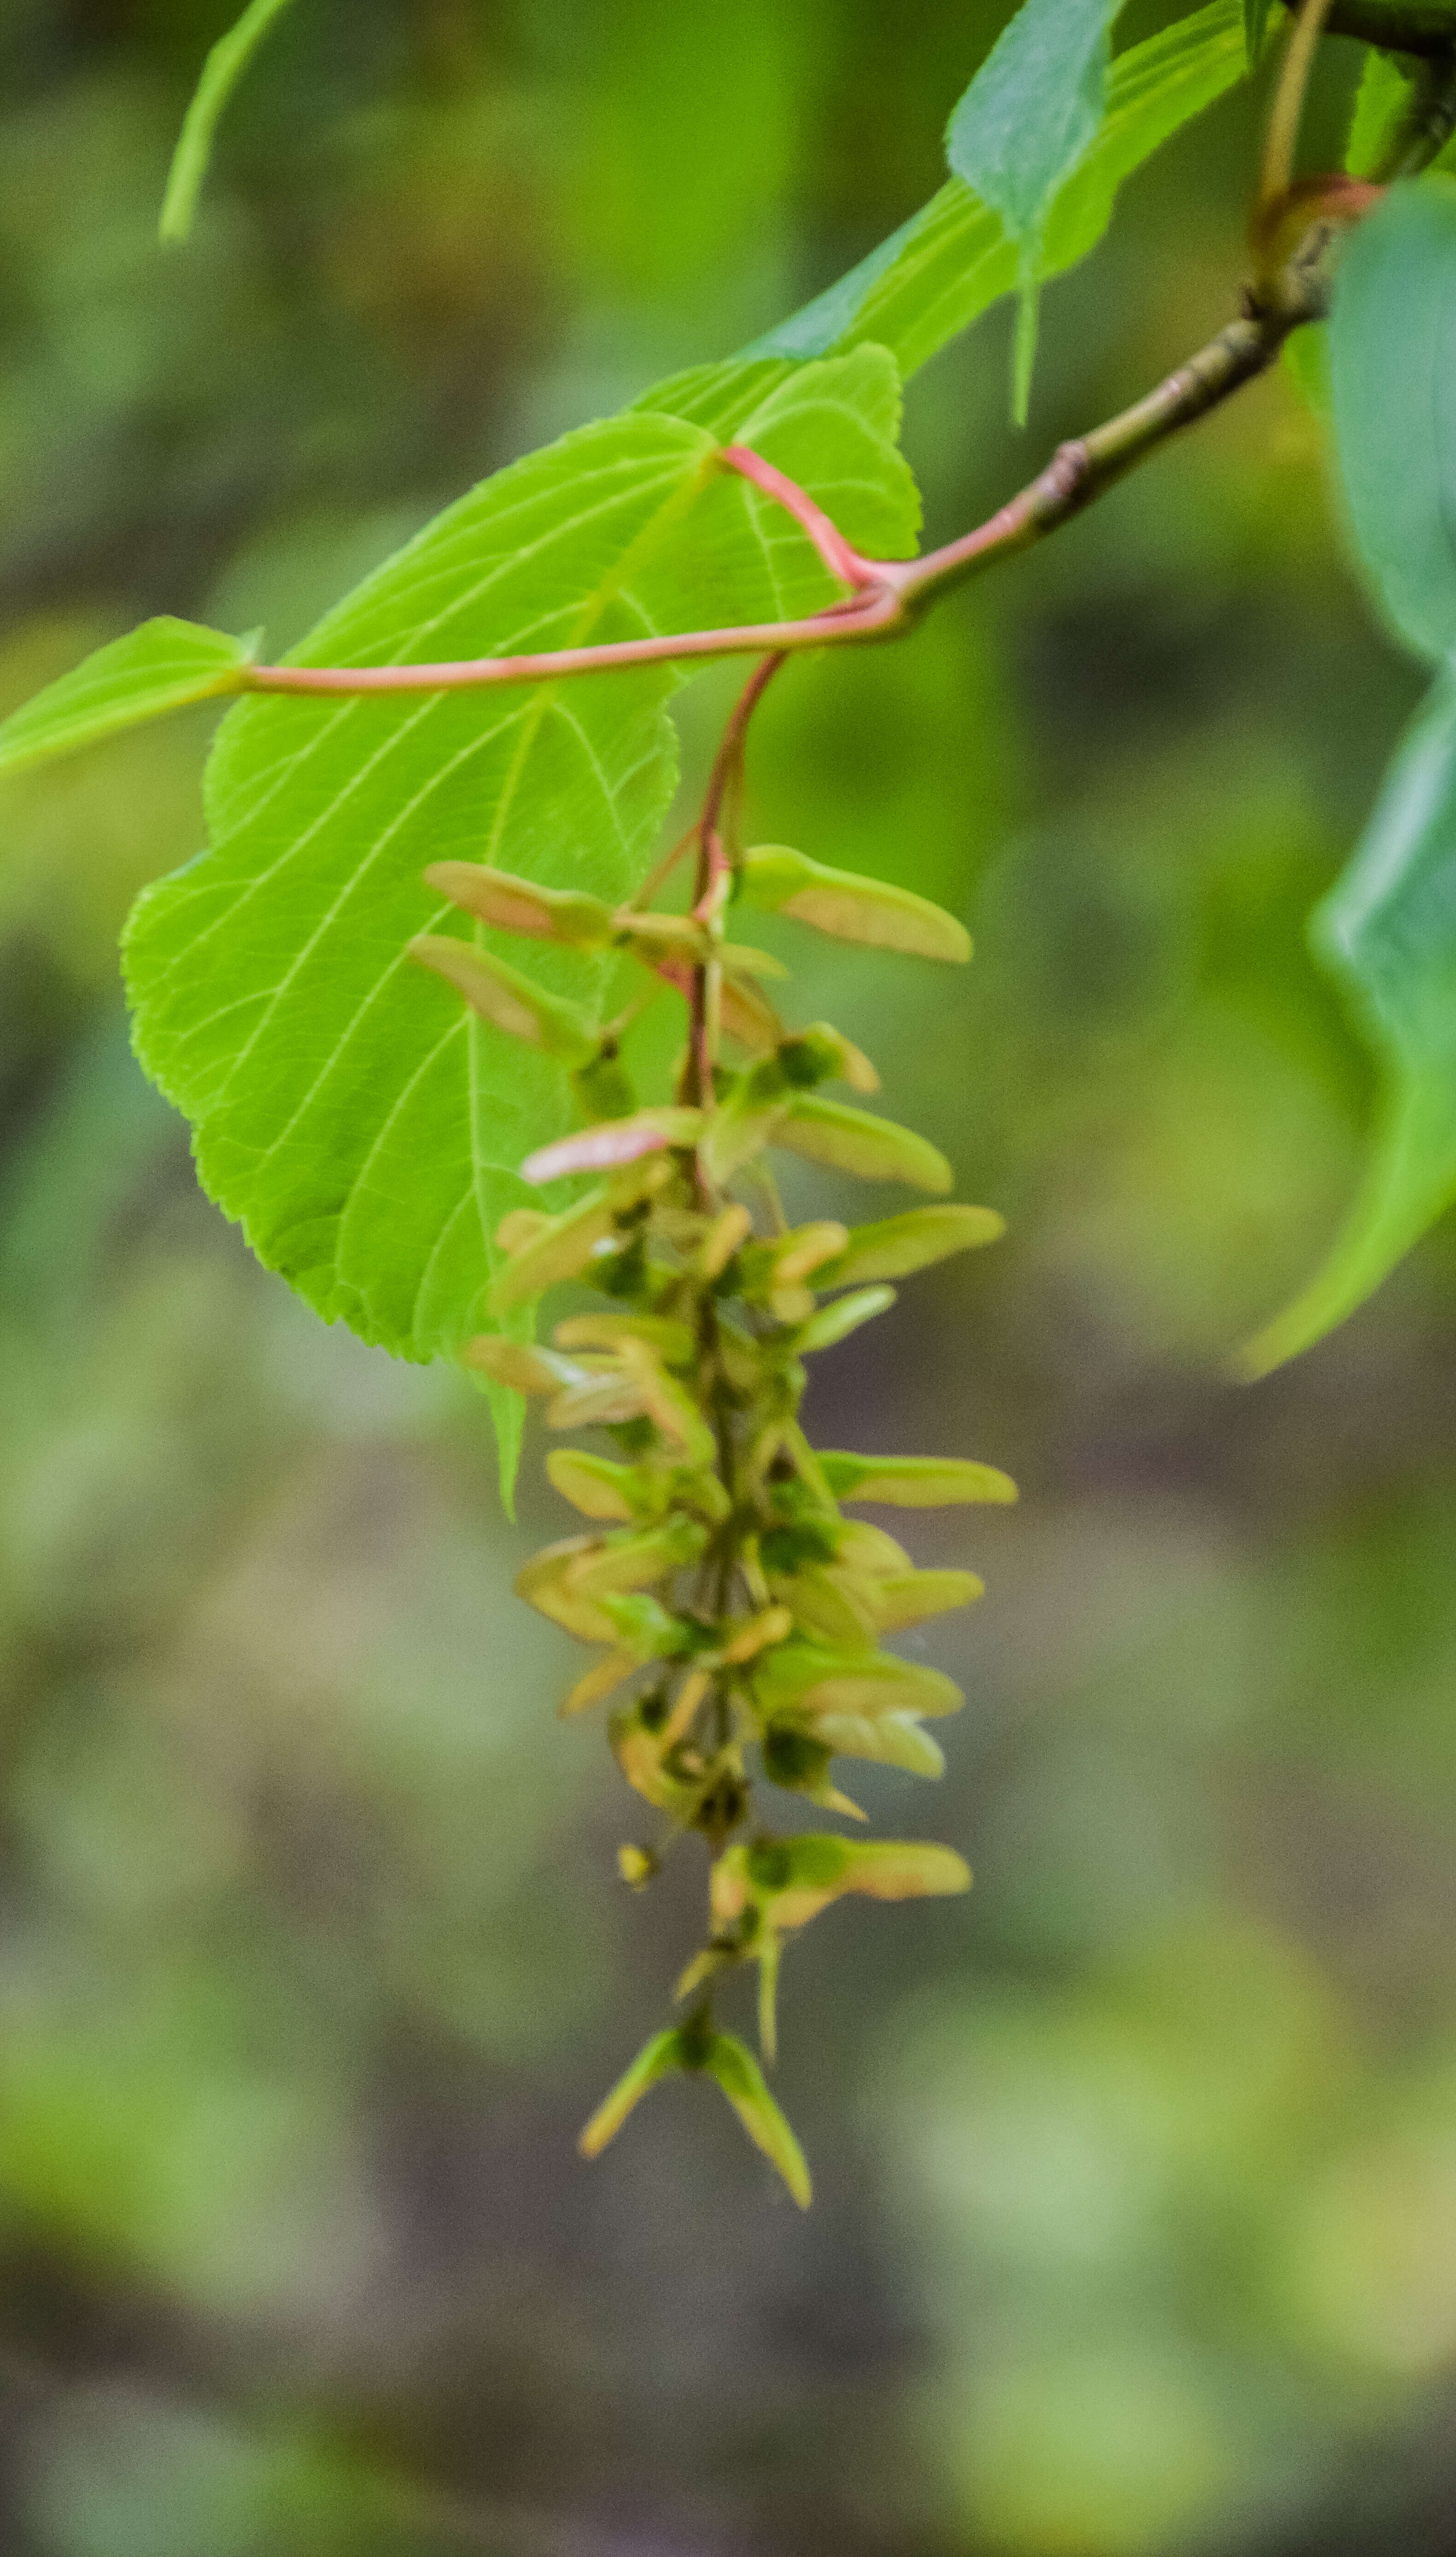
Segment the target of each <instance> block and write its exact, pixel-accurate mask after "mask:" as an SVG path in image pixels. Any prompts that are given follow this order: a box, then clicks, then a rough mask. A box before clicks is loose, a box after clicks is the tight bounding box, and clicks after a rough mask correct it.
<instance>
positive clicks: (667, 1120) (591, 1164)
mask: <svg viewBox="0 0 1456 2557" xmlns="http://www.w3.org/2000/svg"><path fill="white" fill-rule="evenodd" d="M702 1125H703V1113H702V1111H701V1110H635V1111H633V1113H632V1115H631V1117H630V1118H629V1119H609V1120H605V1121H602V1122H600V1123H598V1124H597V1125H596V1127H594V1128H584V1129H583V1130H582V1132H581V1133H580V1135H578V1136H575V1137H559V1138H558V1139H557V1141H556V1143H555V1144H551V1145H541V1146H538V1148H537V1150H536V1152H535V1153H534V1154H528V1155H527V1156H526V1159H525V1161H524V1162H523V1163H522V1165H521V1178H522V1180H523V1181H537V1182H543V1181H559V1180H563V1179H565V1178H567V1177H568V1175H569V1174H571V1173H573V1172H615V1173H616V1174H617V1176H618V1178H620V1176H621V1174H622V1172H623V1171H625V1170H627V1169H629V1168H630V1166H631V1165H632V1164H633V1163H635V1162H639V1161H640V1160H641V1159H642V1158H643V1157H644V1156H646V1155H651V1154H661V1153H664V1152H665V1151H667V1149H668V1148H669V1147H672V1146H685V1145H692V1144H696V1143H697V1139H698V1134H699V1131H700V1129H701V1128H702Z"/></svg>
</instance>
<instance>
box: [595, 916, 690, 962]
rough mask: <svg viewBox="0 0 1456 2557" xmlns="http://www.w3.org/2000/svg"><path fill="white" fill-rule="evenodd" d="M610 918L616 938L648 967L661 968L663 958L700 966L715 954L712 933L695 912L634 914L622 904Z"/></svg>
mask: <svg viewBox="0 0 1456 2557" xmlns="http://www.w3.org/2000/svg"><path fill="white" fill-rule="evenodd" d="M612 921H613V937H614V938H615V939H616V941H617V942H619V943H620V945H621V946H622V947H623V948H624V949H627V950H630V952H631V954H632V957H633V958H634V959H641V960H642V961H643V962H644V963H645V965H646V966H647V967H649V968H657V967H660V966H661V964H662V962H663V960H665V959H666V960H669V961H676V962H678V963H679V964H680V965H682V966H685V967H688V968H701V967H703V966H705V965H706V963H707V962H708V961H709V960H710V959H711V958H712V957H713V956H714V939H713V935H712V933H711V932H710V931H709V929H708V927H707V925H706V924H704V923H700V922H699V921H698V920H697V918H696V916H694V915H691V914H655V913H649V912H644V913H641V914H636V913H633V912H632V911H630V909H629V908H627V907H625V906H622V907H620V908H619V909H618V911H617V913H616V914H615V915H614V916H613V918H612Z"/></svg>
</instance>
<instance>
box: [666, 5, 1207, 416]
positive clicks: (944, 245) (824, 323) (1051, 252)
mask: <svg viewBox="0 0 1456 2557" xmlns="http://www.w3.org/2000/svg"><path fill="white" fill-rule="evenodd" d="M1247 67H1248V65H1247V56H1246V50H1245V37H1244V13H1243V0H1210V5H1209V6H1208V7H1206V8H1203V9H1198V10H1195V11H1194V12H1193V14H1192V15H1191V16H1190V17H1187V18H1182V19H1180V20H1179V21H1178V23H1177V24H1176V25H1175V26H1172V27H1169V28H1167V29H1165V30H1164V32H1163V33H1162V34H1161V35H1157V36H1151V37H1149V38H1148V39H1147V41H1146V42H1145V43H1144V44H1140V45H1133V46H1130V47H1129V48H1128V50H1127V52H1126V53H1125V54H1121V55H1119V57H1118V59H1117V60H1116V62H1115V63H1114V64H1113V66H1112V69H1111V71H1110V73H1109V74H1108V78H1107V86H1106V99H1105V112H1104V116H1103V121H1102V124H1101V126H1100V128H1099V130H1098V132H1097V133H1096V135H1095V137H1094V138H1093V140H1092V142H1091V143H1090V144H1089V146H1088V148H1087V150H1086V152H1085V154H1084V156H1083V158H1082V159H1081V161H1080V162H1079V163H1078V165H1077V167H1076V168H1075V169H1074V170H1073V171H1072V173H1071V175H1070V177H1069V178H1068V179H1067V180H1066V182H1065V183H1064V185H1063V186H1062V188H1061V191H1060V193H1059V194H1058V195H1057V196H1056V198H1055V200H1054V202H1053V203H1052V205H1051V207H1050V210H1049V212H1048V215H1047V219H1046V224H1045V232H1044V238H1043V245H1042V252H1041V258H1040V273H1041V275H1042V277H1043V279H1045V278H1047V277H1049V276H1053V275H1058V274H1061V273H1062V272H1063V271H1064V270H1065V269H1066V268H1067V267H1069V266H1074V265H1075V264H1076V263H1077V260H1078V259H1079V258H1082V257H1085V256H1086V255H1087V252H1088V250H1089V249H1091V248H1094V247H1095V246H1096V244H1097V242H1098V240H1099V239H1100V238H1101V237H1102V234H1103V232H1104V231H1105V230H1106V228H1107V225H1108V222H1109V220H1110V218H1111V215H1112V209H1113V204H1114V202H1115V200H1116V197H1117V193H1118V189H1119V188H1120V187H1121V186H1122V184H1123V182H1124V180H1125V178H1128V177H1130V176H1131V174H1132V172H1133V170H1134V169H1138V168H1140V167H1141V165H1142V163H1143V161H1144V160H1146V159H1148V158H1149V157H1150V155H1151V154H1152V153H1153V152H1154V151H1156V150H1157V149H1158V148H1159V147H1160V145H1161V144H1162V143H1164V142H1166V141H1167V140H1168V139H1169V138H1170V136H1171V135H1173V134H1174V133H1176V132H1177V131H1178V129H1179V127H1180V126H1181V125H1183V124H1186V123H1187V122H1188V120H1189V119H1190V117H1192V116H1195V115H1198V114H1201V113H1202V111H1203V109H1204V108H1205V107H1206V106H1211V105H1212V104H1213V102H1214V100H1215V99H1216V98H1219V97H1222V95H1223V94H1224V91H1225V90H1226V89H1229V88H1232V87H1233V85H1234V83H1235V82H1236V80H1239V79H1242V78H1243V77H1244V75H1245V71H1246V69H1247ZM1019 263H1020V261H1019V255H1018V251H1017V248H1016V245H1015V243H1014V241H1012V240H1011V239H1010V238H1009V237H1008V236H1007V233H1006V231H1005V228H1004V226H1003V224H1002V222H1001V219H1000V216H999V214H998V213H996V212H995V211H994V210H993V208H992V206H991V205H989V204H986V203H983V202H982V201H981V199H980V197H979V196H977V195H976V194H975V193H974V192H973V190H972V189H971V188H970V187H968V186H967V185H966V183H965V181H964V180H963V179H961V178H952V179H951V181H950V183H949V184H948V185H947V186H944V187H942V188H941V190H940V192H939V193H938V194H937V195H935V196H933V197H932V198H931V200H930V202H929V203H927V204H925V205H923V206H922V208H921V210H920V211H919V212H918V213H915V214H913V215H912V216H911V218H910V219H909V221H907V222H902V223H901V225H900V227H899V229H898V230H896V231H893V232H892V233H891V234H890V236H889V238H888V239H885V240H881V241H880V243H879V246H878V247H877V248H875V249H872V250H871V251H870V253H869V255H868V256H867V257H866V258H863V259H861V260H860V264H859V265H858V266H856V267H853V268H852V269H851V270H850V272H849V274H848V275H843V276H841V277H840V279H839V281H838V283H837V284H833V285H831V286H830V287H829V289H828V291H827V292H825V293H821V294H819V295H818V296H817V297H816V299H815V300H814V301H813V302H810V303H807V304H806V305H805V306H804V308H803V309H802V310H800V311H797V312H795V313H794V315H793V317H792V318H791V319H788V320H785V321H783V322H781V323H780V325H779V326H778V327H777V328H776V329H774V330H771V331H770V332H769V333H768V335H767V336H763V337H761V338H759V339H757V340H756V342H755V343H754V345H753V346H751V347H750V348H749V349H748V350H747V351H748V353H749V354H750V355H756V356H760V357H770V356H774V355H824V354H829V353H830V352H832V351H837V350H838V349H840V348H842V347H845V346H851V345H858V344H859V343H860V342H861V341H862V340H871V341H873V342H875V343H877V344H879V345H883V346H887V347H889V349H890V351H891V353H892V354H893V355H894V356H895V358H896V360H897V362H898V363H899V366H900V369H901V372H902V373H903V374H905V375H907V376H908V375H909V374H910V373H912V372H914V371H915V370H916V368H917V367H918V366H919V365H921V364H923V363H924V362H925V361H926V360H927V358H928V357H929V356H931V355H933V354H935V353H936V351H937V349H938V348H940V347H941V346H944V345H946V344H948V343H949V341H950V339H951V338H952V337H955V336H959V335H960V333H961V331H962V330H963V329H969V328H970V327H971V325H972V323H973V322H974V321H976V320H979V319H980V317H981V315H982V313H983V312H984V311H987V310H989V309H990V307H991V305H992V303H993V302H996V301H998V300H999V299H1000V296H1001V295H1002V294H1003V293H1009V292H1013V291H1014V290H1015V287H1016V282H1017V277H1018V272H1019ZM705 396H711V394H706V393H705Z"/></svg>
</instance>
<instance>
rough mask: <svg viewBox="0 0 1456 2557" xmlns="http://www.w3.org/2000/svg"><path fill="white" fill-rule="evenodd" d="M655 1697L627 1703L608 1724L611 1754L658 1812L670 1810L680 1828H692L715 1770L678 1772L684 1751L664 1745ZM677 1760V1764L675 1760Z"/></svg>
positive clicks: (634, 1786) (629, 1780) (643, 1798)
mask: <svg viewBox="0 0 1456 2557" xmlns="http://www.w3.org/2000/svg"><path fill="white" fill-rule="evenodd" d="M652 1704H653V1699H652V1698H651V1697H650V1696H644V1697H643V1698H642V1699H641V1700H640V1701H639V1702H638V1703H636V1704H633V1705H627V1706H624V1707H623V1708H622V1709H621V1710H620V1711H619V1712H616V1713H614V1714H613V1715H612V1717H611V1720H610V1722H609V1723H608V1725H607V1738H608V1740H609V1742H610V1745H611V1754H612V1756H613V1757H614V1758H615V1760H616V1763H617V1765H618V1766H619V1767H620V1769H621V1771H622V1774H623V1775H624V1776H625V1778H626V1780H627V1783H628V1784H629V1785H630V1786H631V1788H632V1791H633V1793H634V1794H640V1795H641V1797H642V1800H643V1802H644V1803H650V1804H651V1805H652V1808H653V1810H654V1811H655V1812H668V1813H670V1814H671V1816H672V1817H673V1818H674V1819H675V1820H676V1821H677V1822H678V1824H679V1826H680V1827H683V1828H688V1827H691V1825H692V1823H693V1821H694V1820H695V1819H696V1817H697V1816H698V1812H699V1810H700V1808H701V1806H702V1803H703V1798H704V1796H705V1794H706V1793H707V1792H708V1790H709V1787H710V1785H711V1783H712V1781H713V1770H712V1769H710V1768H707V1767H700V1768H699V1769H697V1771H696V1772H688V1771H686V1770H685V1771H684V1772H682V1773H679V1772H678V1769H679V1767H680V1766H681V1752H680V1751H679V1750H678V1748H677V1747H676V1746H675V1745H673V1744H668V1745H667V1746H666V1747H665V1746H664V1741H663V1732H662V1727H661V1724H660V1723H659V1722H657V1721H656V1720H655V1719H654V1716H653V1712H652ZM674 1760H676V1761H677V1765H676V1766H675V1765H674V1764H673V1763H671V1762H672V1761H674Z"/></svg>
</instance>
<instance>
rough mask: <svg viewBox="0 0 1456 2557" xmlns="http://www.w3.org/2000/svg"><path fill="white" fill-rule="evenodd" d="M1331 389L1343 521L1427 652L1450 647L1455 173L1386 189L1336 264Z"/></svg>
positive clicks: (1455, 421) (1453, 614)
mask: <svg viewBox="0 0 1456 2557" xmlns="http://www.w3.org/2000/svg"><path fill="white" fill-rule="evenodd" d="M1330 383H1331V392H1332V396H1333V401H1334V421H1335V434H1336V440H1337V443H1338V447H1339V454H1340V471H1341V476H1342V478H1343V480H1344V485H1345V494H1346V497H1347V499H1348V502H1349V508H1350V519H1351V523H1352V525H1353V527H1354V531H1355V537H1356V540H1357V542H1358V544H1359V546H1360V553H1361V557H1362V560H1363V562H1364V564H1365V566H1366V568H1367V570H1368V571H1369V573H1370V577H1371V580H1372V583H1373V585H1374V587H1375V590H1376V594H1377V596H1378V598H1379V600H1380V602H1381V603H1382V605H1383V606H1384V607H1385V610H1386V612H1387V614H1388V615H1389V617H1390V621H1391V622H1392V623H1393V625H1394V627H1395V629H1396V631H1397V632H1398V633H1399V635H1400V636H1401V637H1402V638H1403V639H1405V640H1407V641H1408V642H1409V644H1410V646H1411V647H1413V648H1416V649H1418V650H1419V651H1420V653H1421V654H1422V655H1423V656H1426V657H1431V658H1436V657H1444V656H1446V655H1447V654H1448V653H1449V652H1450V651H1451V650H1452V649H1456V180H1453V179H1450V178H1424V179H1422V180H1421V181H1420V182H1419V183H1418V184H1417V185H1414V186H1401V187H1392V188H1391V190H1390V196H1389V198H1388V199H1387V201H1386V202H1385V203H1384V204H1382V205H1381V206H1380V208H1379V210H1378V211H1377V212H1375V213H1373V214H1371V215H1370V216H1369V218H1368V219H1367V220H1366V221H1364V222H1362V223H1361V225H1360V228H1359V230H1358V231H1357V232H1356V234H1355V237H1354V239H1353V240H1352V241H1351V243H1350V246H1349V248H1348V249H1347V250H1346V253H1345V257H1344V260H1343V262H1342V265H1341V269H1340V275H1339V280H1338V283H1337V285H1336V289H1335V298H1334V309H1333V311H1332V313H1331V317H1330Z"/></svg>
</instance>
